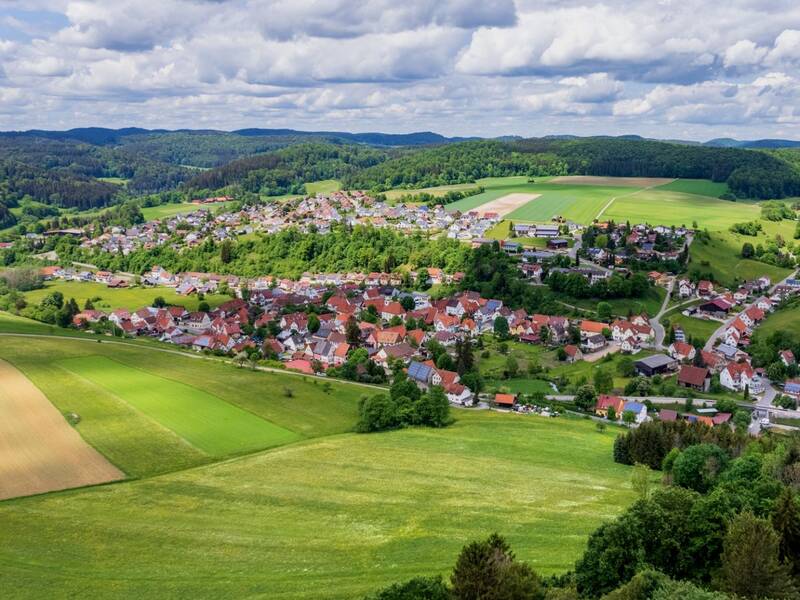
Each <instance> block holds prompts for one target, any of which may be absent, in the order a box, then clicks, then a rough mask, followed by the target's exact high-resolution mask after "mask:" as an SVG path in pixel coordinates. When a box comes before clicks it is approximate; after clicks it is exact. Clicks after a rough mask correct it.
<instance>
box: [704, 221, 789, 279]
mask: <svg viewBox="0 0 800 600" xmlns="http://www.w3.org/2000/svg"><path fill="white" fill-rule="evenodd" d="M760 223H762V225H763V226H764V228H765V231H767V232H769V233H770V236H769V237H768V236H767V234H766V233H762V234H760V235H758V236H757V237H751V236H743V235H739V234H737V233H733V232H731V231H727V230H726V231H714V232H712V233H711V239H710V241H708V242H705V241H704V240H702V239H696V240H695V241H694V242H693V243H692V245H691V248H690V250H689V257H690V264H689V270H690V271H693V270H697V271H700V272H701V273H708V272H711V273H713V275H714V279H715V280H717V281H719V282H721V283H723V284H725V285H733V283H734V280H736V279H738V281H744V280H748V279H754V278H757V277H760V276H762V275H767V276H768V277H770V278H771V279H772V281H773V282H774V283H776V282H778V281H780V280H781V279H783V278H784V277H786V276H787V275H789V274H790V273H791V271H790V270H788V269H782V268H780V267H775V266H772V265H768V264H765V263H762V262H759V261H755V260H749V259H744V258H742V257H741V251H742V244H744V242H750V243H751V244H753V245H754V246H756V245H758V244H759V243H763V242H765V241H766V240H767V239H770V238H771V237H773V236H774V234H775V233H780V232H784V233H785V230H786V229H787V226H788V225H791V223H790V222H789V221H784V223H768V222H766V221H760ZM784 239H787V240H788V239H791V234H789V235H788V236H787V235H784Z"/></svg>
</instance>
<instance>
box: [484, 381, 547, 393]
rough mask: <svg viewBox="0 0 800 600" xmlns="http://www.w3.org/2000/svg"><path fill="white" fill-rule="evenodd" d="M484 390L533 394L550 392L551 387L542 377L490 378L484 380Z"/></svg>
mask: <svg viewBox="0 0 800 600" xmlns="http://www.w3.org/2000/svg"><path fill="white" fill-rule="evenodd" d="M486 390H487V391H488V392H489V393H491V392H501V393H511V394H533V393H535V392H542V393H543V394H552V393H554V392H553V388H552V386H551V385H550V383H548V382H547V381H544V380H543V379H520V378H515V379H504V380H490V381H487V382H486Z"/></svg>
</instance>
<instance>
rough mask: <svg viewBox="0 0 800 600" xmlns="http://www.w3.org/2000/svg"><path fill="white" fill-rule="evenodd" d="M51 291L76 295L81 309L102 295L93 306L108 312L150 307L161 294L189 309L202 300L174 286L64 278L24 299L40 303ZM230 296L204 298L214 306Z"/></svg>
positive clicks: (170, 301) (26, 295)
mask: <svg viewBox="0 0 800 600" xmlns="http://www.w3.org/2000/svg"><path fill="white" fill-rule="evenodd" d="M52 292H61V293H62V294H64V299H66V300H68V299H70V298H75V301H76V302H77V303H78V306H79V307H81V308H83V305H84V304H85V302H86V300H87V299H89V298H101V300H99V301H96V302H94V303H93V304H94V307H95V308H96V309H97V310H106V311H108V310H114V309H117V308H124V309H127V310H135V309H139V308H142V307H143V306H150V305H152V304H153V300H154V299H155V298H156V297H158V296H161V297H162V298H164V300H166V302H167V304H174V305H177V306H185V307H186V309H187V310H189V311H193V310H197V306H198V304H199V303H200V301H199V300H198V299H197V295H196V294H194V295H192V296H179V295H178V294H176V293H175V290H174V289H173V288H163V287H156V288H146V287H131V288H110V287H108V286H106V285H105V284H102V283H95V282H83V281H61V280H54V281H48V282H46V283H45V284H44V287H43V288H40V289H38V290H31V291H30V292H26V293H25V300H26V301H27V302H28V304H38V303H39V302H41V301H42V299H43V298H44V297H45V296H47V295H48V294H50V293H52ZM230 299H231V298H230V296H226V295H223V294H209V295H207V296H206V297H205V301H206V302H208V304H209V306H211V307H212V308H213V307H216V306H219V305H220V304H222V303H223V302H227V301H228V300H230Z"/></svg>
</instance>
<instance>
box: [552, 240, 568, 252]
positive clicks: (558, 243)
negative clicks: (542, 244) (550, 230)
mask: <svg viewBox="0 0 800 600" xmlns="http://www.w3.org/2000/svg"><path fill="white" fill-rule="evenodd" d="M547 247H548V248H550V249H551V250H565V249H566V248H567V247H569V242H568V241H567V240H565V239H563V238H551V239H549V240H547Z"/></svg>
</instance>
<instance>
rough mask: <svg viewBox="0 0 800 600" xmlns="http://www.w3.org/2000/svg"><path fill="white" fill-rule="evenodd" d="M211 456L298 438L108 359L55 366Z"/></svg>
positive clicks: (67, 361) (217, 400) (181, 385)
mask: <svg viewBox="0 0 800 600" xmlns="http://www.w3.org/2000/svg"><path fill="white" fill-rule="evenodd" d="M56 364H57V366H59V367H62V368H64V369H66V370H67V371H69V372H70V373H72V374H74V375H77V376H78V377H79V378H81V379H84V380H85V381H87V382H89V383H91V384H93V385H95V386H99V387H100V388H102V389H103V390H105V391H107V392H109V393H110V394H112V395H113V396H115V397H117V398H119V399H120V400H122V401H123V402H126V403H127V404H128V405H130V406H131V407H133V408H134V409H135V410H137V411H139V412H140V413H142V414H143V415H144V416H146V417H148V418H150V419H152V420H153V421H155V422H156V423H158V424H159V425H161V426H163V427H166V428H167V429H169V430H170V431H172V432H173V433H175V434H176V435H177V436H178V437H180V438H182V439H183V440H185V441H186V442H187V443H188V444H189V445H191V446H193V447H194V448H197V449H199V450H201V451H202V452H204V453H206V454H208V455H209V456H213V457H222V456H228V455H231V454H239V453H244V452H252V451H255V450H262V449H264V448H269V447H270V446H276V445H280V444H286V443H288V442H293V441H296V440H297V439H298V438H299V436H298V435H297V434H295V433H292V432H291V431H289V430H287V429H284V428H282V427H278V426H277V425H274V424H272V423H270V422H269V421H266V420H264V419H262V418H260V417H257V416H256V415H254V414H253V413H251V412H248V411H246V410H243V409H241V408H239V407H236V406H233V405H232V404H229V403H228V402H225V401H224V400H222V399H220V398H217V397H216V396H213V395H212V394H209V393H208V392H205V391H203V390H202V389H199V388H197V387H194V386H191V385H188V384H186V383H183V382H179V381H173V380H171V379H166V378H164V377H159V376H157V375H152V374H151V373H148V372H147V371H144V370H141V369H137V368H134V367H130V366H128V365H125V364H123V363H121V362H118V361H116V360H114V359H112V358H109V357H107V356H83V357H80V358H69V359H65V360H62V361H58V362H57V363H56Z"/></svg>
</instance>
